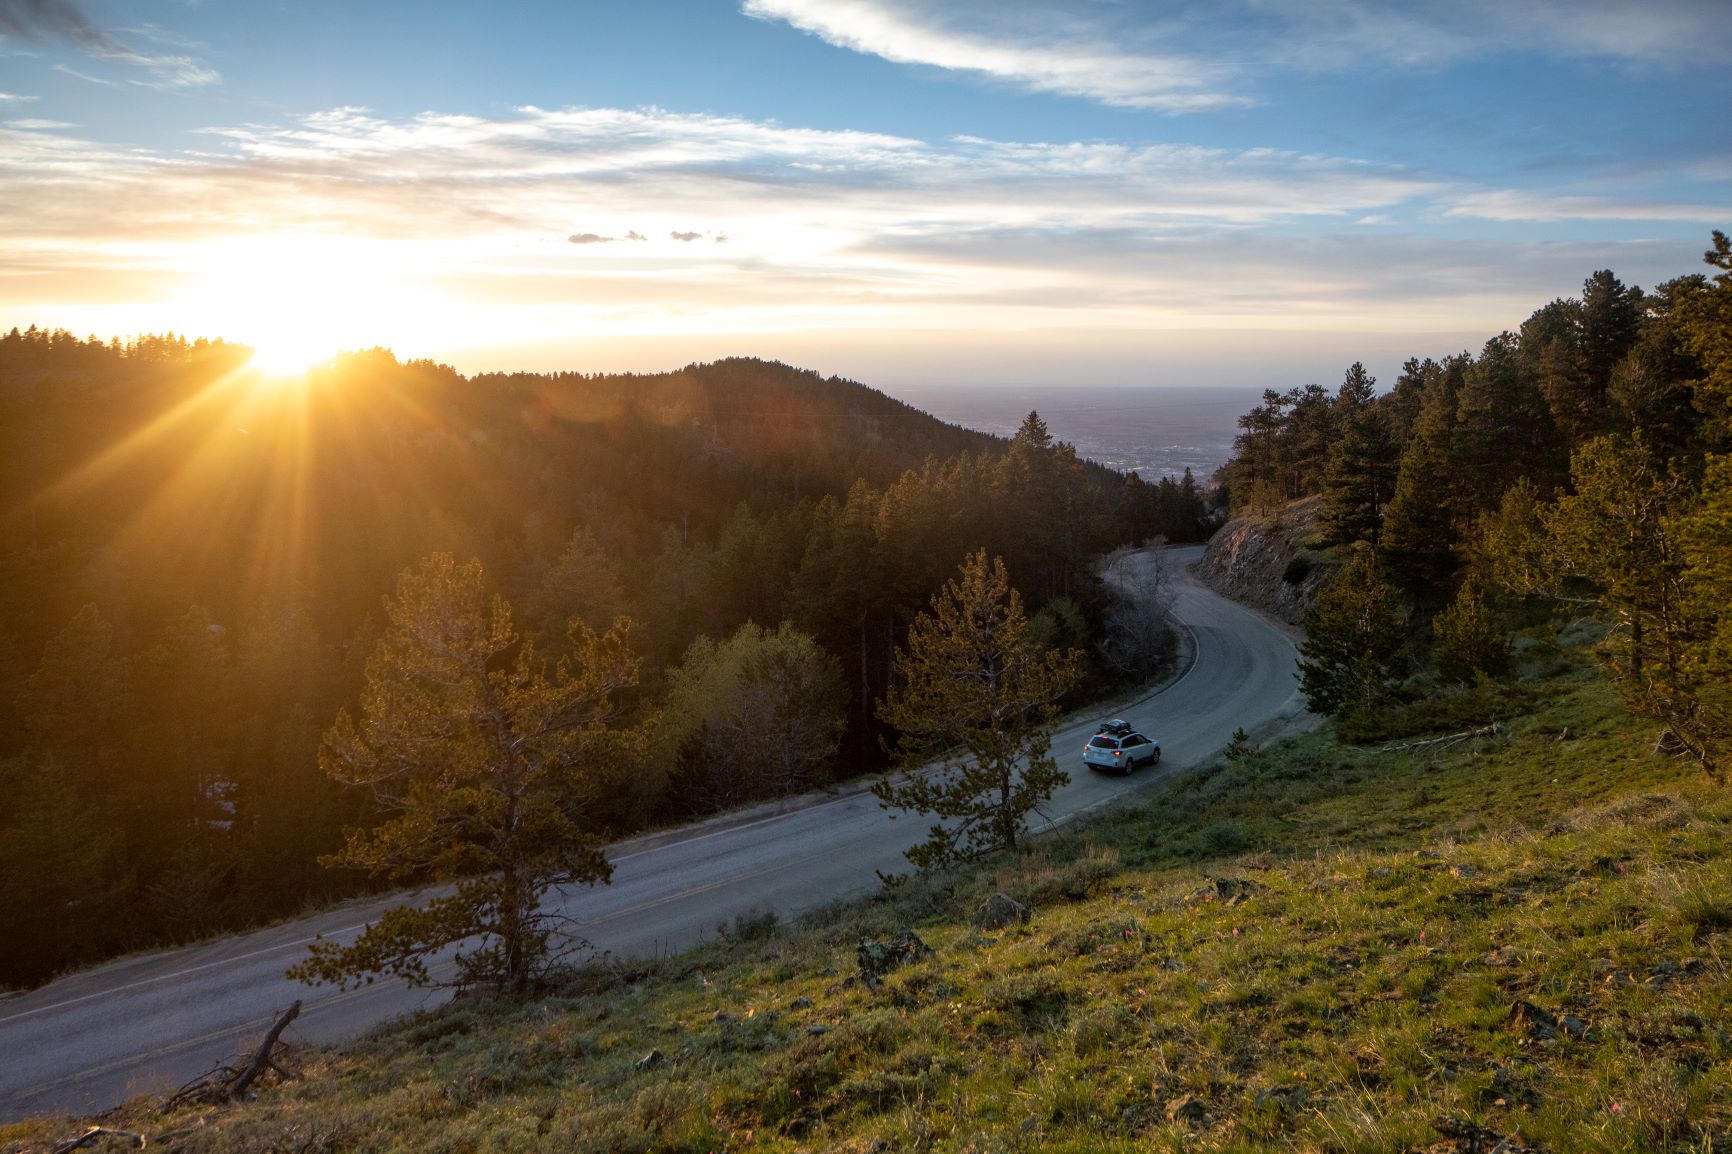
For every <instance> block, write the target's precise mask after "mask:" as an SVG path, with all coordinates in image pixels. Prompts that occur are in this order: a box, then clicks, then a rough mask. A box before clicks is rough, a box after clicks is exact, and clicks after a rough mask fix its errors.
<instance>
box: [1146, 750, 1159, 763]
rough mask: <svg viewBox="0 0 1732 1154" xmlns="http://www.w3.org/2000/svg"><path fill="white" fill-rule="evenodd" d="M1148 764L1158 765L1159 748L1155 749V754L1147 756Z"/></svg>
mask: <svg viewBox="0 0 1732 1154" xmlns="http://www.w3.org/2000/svg"><path fill="white" fill-rule="evenodd" d="M1149 764H1150V765H1159V764H1161V751H1160V750H1158V749H1157V750H1155V756H1153V757H1151V758H1149Z"/></svg>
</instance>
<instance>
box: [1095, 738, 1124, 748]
mask: <svg viewBox="0 0 1732 1154" xmlns="http://www.w3.org/2000/svg"><path fill="white" fill-rule="evenodd" d="M1089 744H1090V745H1092V746H1094V747H1095V748H1096V749H1117V748H1118V747H1119V739H1118V738H1116V737H1091V738H1089Z"/></svg>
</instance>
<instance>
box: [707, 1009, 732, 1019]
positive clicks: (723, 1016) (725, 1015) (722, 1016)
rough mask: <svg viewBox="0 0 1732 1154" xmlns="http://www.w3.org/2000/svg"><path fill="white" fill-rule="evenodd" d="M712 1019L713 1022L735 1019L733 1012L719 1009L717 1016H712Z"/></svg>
mask: <svg viewBox="0 0 1732 1154" xmlns="http://www.w3.org/2000/svg"><path fill="white" fill-rule="evenodd" d="M710 1020H711V1021H712V1022H731V1021H733V1020H734V1016H733V1015H732V1014H730V1013H728V1012H727V1011H726V1010H717V1011H716V1016H715V1017H713V1018H711V1019H710Z"/></svg>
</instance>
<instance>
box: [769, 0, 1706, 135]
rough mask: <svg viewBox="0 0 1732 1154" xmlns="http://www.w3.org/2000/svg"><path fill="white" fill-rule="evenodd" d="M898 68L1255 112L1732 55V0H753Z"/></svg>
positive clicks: (1183, 108)
mask: <svg viewBox="0 0 1732 1154" xmlns="http://www.w3.org/2000/svg"><path fill="white" fill-rule="evenodd" d="M740 10H741V11H742V12H743V13H744V14H746V15H747V16H751V17H755V18H757V19H759V20H764V21H770V22H777V23H783V24H787V25H789V26H790V27H793V28H797V29H799V30H801V31H803V32H806V33H808V34H810V35H812V36H815V37H817V38H819V39H821V40H823V41H824V42H825V43H827V44H831V45H834V46H836V47H838V48H844V49H847V50H849V51H853V52H859V53H862V54H865V55H870V56H877V57H880V58H881V59H884V60H888V61H891V62H894V63H898V64H911V65H924V66H928V67H934V68H941V69H946V70H949V71H953V72H957V73H962V74H971V75H975V76H982V77H987V78H991V79H994V80H998V81H1002V82H1005V83H1008V84H1015V85H1018V86H1020V87H1023V88H1025V89H1028V90H1030V91H1034V92H1044V93H1052V94H1055V95H1060V96H1070V97H1080V98H1083V99H1087V100H1093V101H1097V102H1099V103H1101V104H1106V105H1113V106H1118V107H1127V108H1147V109H1152V110H1156V111H1160V112H1166V113H1186V112H1199V111H1209V110H1214V109H1222V108H1235V107H1243V106H1247V105H1251V104H1255V103H1258V102H1259V94H1258V86H1259V85H1260V84H1262V83H1266V82H1267V81H1268V79H1269V78H1270V77H1271V76H1272V75H1276V74H1279V73H1300V74H1307V73H1320V72H1347V71H1352V70H1356V69H1363V68H1366V67H1367V66H1368V65H1371V64H1372V62H1380V63H1381V64H1382V65H1384V66H1407V67H1421V68H1436V67H1444V66H1449V65H1453V64H1456V63H1459V62H1462V61H1467V60H1476V59H1485V58H1490V57H1497V56H1515V55H1530V54H1531V55H1540V56H1551V57H1560V58H1569V59H1586V60H1592V61H1612V62H1615V63H1621V64H1626V65H1632V66H1642V67H1647V68H1661V69H1671V70H1676V69H1684V68H1695V69H1702V68H1705V67H1706V68H1711V67H1713V65H1712V64H1711V63H1708V62H1712V61H1717V60H1724V59H1725V58H1726V57H1727V56H1728V55H1732V20H1728V19H1726V8H1725V4H1724V2H1723V0H1644V2H1643V3H1641V4H1631V3H1629V0H1524V2H1522V3H1519V4H1512V3H1509V2H1508V0H1453V2H1452V3H1448V4H1431V3H1419V2H1405V3H1403V2H1394V3H1392V2H1390V0H1170V2H1163V3H1161V4H1159V5H1143V4H1127V3H1122V2H1118V0H1103V2H1100V3H1095V4H1072V5H1066V6H1063V7H1062V8H1061V7H1060V6H1055V5H1051V4H1044V3H1037V2H1035V0H994V2H993V3H991V4H980V3H969V2H965V0H741V7H740Z"/></svg>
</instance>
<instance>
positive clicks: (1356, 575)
mask: <svg viewBox="0 0 1732 1154" xmlns="http://www.w3.org/2000/svg"><path fill="white" fill-rule="evenodd" d="M1406 634H1407V607H1406V606H1405V605H1403V604H1402V601H1401V594H1400V592H1398V591H1397V590H1396V588H1395V587H1394V586H1393V585H1391V584H1390V583H1389V582H1388V581H1387V580H1386V579H1385V578H1384V575H1383V573H1382V570H1381V568H1380V567H1379V565H1378V563H1377V557H1376V554H1375V553H1374V552H1372V551H1371V550H1370V549H1359V550H1356V551H1355V552H1354V554H1353V558H1352V560H1350V561H1349V562H1348V563H1347V564H1346V566H1344V567H1343V568H1342V569H1341V571H1340V572H1338V573H1337V574H1336V575H1335V577H1334V578H1333V579H1332V580H1331V581H1330V582H1329V584H1327V585H1325V586H1324V587H1323V589H1322V590H1321V591H1319V592H1318V594H1317V600H1316V602H1315V603H1314V604H1313V605H1312V607H1311V610H1310V612H1308V613H1306V615H1305V644H1304V645H1303V646H1302V647H1301V649H1300V654H1301V657H1302V660H1301V661H1300V662H1299V688H1300V690H1301V691H1302V692H1303V693H1304V694H1305V700H1306V702H1307V703H1308V704H1309V705H1310V707H1311V708H1312V710H1314V711H1315V712H1318V713H1328V714H1332V715H1334V716H1337V717H1345V716H1350V715H1357V716H1368V715H1370V714H1372V713H1374V712H1375V711H1376V710H1377V707H1378V706H1379V705H1381V704H1382V703H1383V702H1384V700H1385V699H1386V698H1387V696H1388V693H1389V685H1390V683H1391V682H1392V681H1393V680H1394V679H1395V678H1397V677H1399V676H1401V674H1402V673H1404V672H1405V671H1406V662H1405V660H1404V658H1403V649H1404V647H1405V642H1406Z"/></svg>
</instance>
